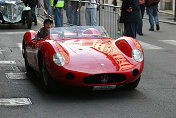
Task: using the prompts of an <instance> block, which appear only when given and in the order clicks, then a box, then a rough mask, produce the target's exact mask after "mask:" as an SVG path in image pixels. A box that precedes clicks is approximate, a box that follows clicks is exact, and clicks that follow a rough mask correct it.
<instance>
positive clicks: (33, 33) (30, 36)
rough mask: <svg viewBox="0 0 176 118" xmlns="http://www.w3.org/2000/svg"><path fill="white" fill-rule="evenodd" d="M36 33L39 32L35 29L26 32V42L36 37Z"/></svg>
mask: <svg viewBox="0 0 176 118" xmlns="http://www.w3.org/2000/svg"><path fill="white" fill-rule="evenodd" d="M36 35H37V32H36V31H34V30H30V31H28V32H26V33H25V34H24V39H25V42H28V41H30V40H32V39H35V37H36Z"/></svg>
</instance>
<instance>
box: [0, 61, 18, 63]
mask: <svg viewBox="0 0 176 118" xmlns="http://www.w3.org/2000/svg"><path fill="white" fill-rule="evenodd" d="M0 64H16V62H15V61H0Z"/></svg>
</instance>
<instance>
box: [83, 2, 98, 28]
mask: <svg viewBox="0 0 176 118" xmlns="http://www.w3.org/2000/svg"><path fill="white" fill-rule="evenodd" d="M88 2H89V3H86V13H85V19H86V25H87V26H97V7H98V5H99V0H88Z"/></svg>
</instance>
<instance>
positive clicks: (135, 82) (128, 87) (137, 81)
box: [124, 76, 141, 89]
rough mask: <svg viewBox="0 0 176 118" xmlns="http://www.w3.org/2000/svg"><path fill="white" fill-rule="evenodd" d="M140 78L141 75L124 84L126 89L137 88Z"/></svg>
mask: <svg viewBox="0 0 176 118" xmlns="http://www.w3.org/2000/svg"><path fill="white" fill-rule="evenodd" d="M140 78H141V76H139V78H138V79H137V80H135V81H134V82H131V83H129V84H126V85H124V87H125V88H126V89H135V88H136V87H137V86H138V84H139V81H140Z"/></svg>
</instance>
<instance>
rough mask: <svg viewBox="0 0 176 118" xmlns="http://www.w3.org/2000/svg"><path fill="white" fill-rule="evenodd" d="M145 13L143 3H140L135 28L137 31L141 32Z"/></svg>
mask: <svg viewBox="0 0 176 118" xmlns="http://www.w3.org/2000/svg"><path fill="white" fill-rule="evenodd" d="M144 13H145V4H140V17H141V18H140V20H139V22H138V28H137V33H142V27H143V21H142V19H143V17H144Z"/></svg>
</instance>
